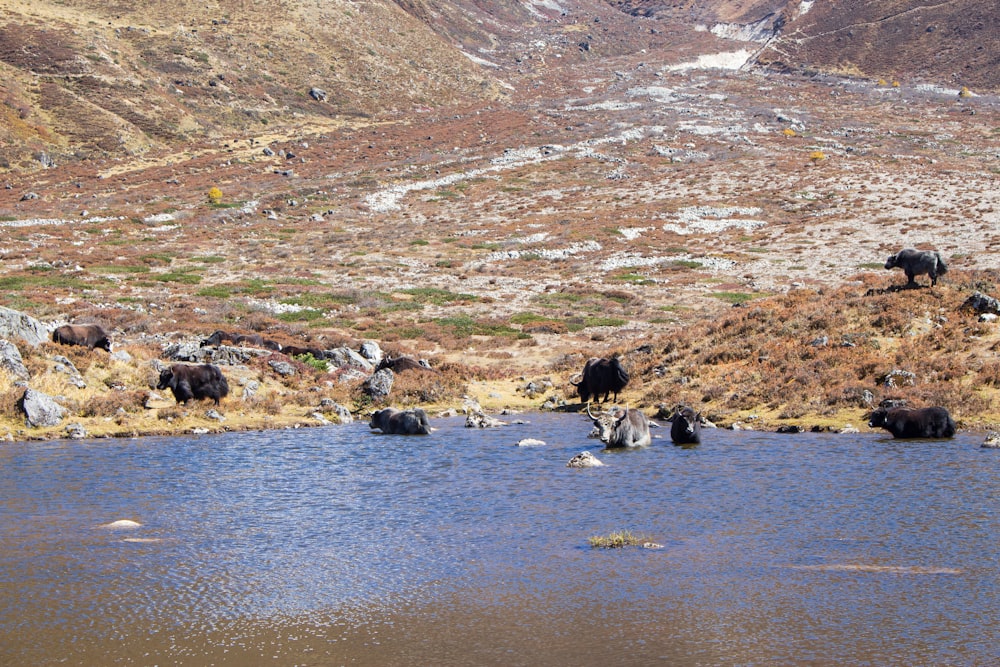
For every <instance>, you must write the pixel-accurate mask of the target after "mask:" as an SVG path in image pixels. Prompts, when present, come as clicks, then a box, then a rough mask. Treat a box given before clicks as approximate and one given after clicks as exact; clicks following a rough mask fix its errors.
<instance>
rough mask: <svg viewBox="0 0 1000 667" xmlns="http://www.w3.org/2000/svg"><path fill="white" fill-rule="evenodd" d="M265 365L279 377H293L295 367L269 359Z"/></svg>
mask: <svg viewBox="0 0 1000 667" xmlns="http://www.w3.org/2000/svg"><path fill="white" fill-rule="evenodd" d="M267 365H268V366H270V367H271V370H273V371H274V372H275V373H277V374H278V375H280V376H281V377H291V376H293V375H295V366H292V365H291V364H290V363H288V362H287V361H277V360H275V359H271V360H270V361H268V362H267Z"/></svg>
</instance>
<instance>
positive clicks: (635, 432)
mask: <svg viewBox="0 0 1000 667" xmlns="http://www.w3.org/2000/svg"><path fill="white" fill-rule="evenodd" d="M587 416H588V417H590V418H591V419H592V420H593V421H594V427H595V428H596V429H597V437H598V438H599V439H600V440H601V442H603V443H604V445H605V446H606V447H607V448H608V449H618V448H622V447H645V446H647V445H648V444H649V443H651V442H652V441H653V437H652V436H651V435H650V434H649V419H647V418H646V415H644V414H643V413H642V412H641V411H639V410H630V409H629V408H628V406H626V407H625V409H624V410H621V409H616V410H614V411H610V410H609V411H605V412H602V413H601V414H599V415H595V414H593V413H592V412H591V411H590V404H589V403H588V404H587Z"/></svg>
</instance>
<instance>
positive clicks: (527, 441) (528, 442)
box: [517, 438, 545, 447]
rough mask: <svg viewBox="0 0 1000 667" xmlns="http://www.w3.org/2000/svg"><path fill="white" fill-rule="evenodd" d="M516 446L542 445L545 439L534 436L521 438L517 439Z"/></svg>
mask: <svg viewBox="0 0 1000 667" xmlns="http://www.w3.org/2000/svg"><path fill="white" fill-rule="evenodd" d="M517 446H518V447H544V446H545V441H544V440H538V439H536V438H521V439H520V440H518V441H517Z"/></svg>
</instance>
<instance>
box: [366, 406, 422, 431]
mask: <svg viewBox="0 0 1000 667" xmlns="http://www.w3.org/2000/svg"><path fill="white" fill-rule="evenodd" d="M368 427H369V428H373V429H374V428H377V429H379V430H380V431H382V433H389V434H393V435H429V434H430V432H431V426H430V422H428V421H427V413H426V412H424V411H423V410H421V409H420V408H411V409H409V410H397V409H396V408H385V409H384V410H379V411H377V412H374V413H372V419H371V422H370V423H369V424H368Z"/></svg>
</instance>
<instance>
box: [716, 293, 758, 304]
mask: <svg viewBox="0 0 1000 667" xmlns="http://www.w3.org/2000/svg"><path fill="white" fill-rule="evenodd" d="M712 296H714V297H715V298H716V299H722V300H723V301H728V302H729V303H746V302H747V301H752V300H753V299H759V298H761V297H763V296H765V295H763V294H749V293H747V292H712Z"/></svg>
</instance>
